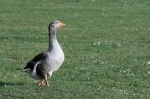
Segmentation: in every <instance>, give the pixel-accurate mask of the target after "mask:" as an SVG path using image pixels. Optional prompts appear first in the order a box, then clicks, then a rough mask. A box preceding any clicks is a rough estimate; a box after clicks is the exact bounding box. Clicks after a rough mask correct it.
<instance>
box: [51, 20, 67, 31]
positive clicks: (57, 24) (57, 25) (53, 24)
mask: <svg viewBox="0 0 150 99" xmlns="http://www.w3.org/2000/svg"><path fill="white" fill-rule="evenodd" d="M64 26H65V24H64V23H62V22H60V21H57V20H56V21H52V22H51V23H50V24H49V27H48V29H49V30H51V29H52V30H56V29H58V28H60V27H64Z"/></svg>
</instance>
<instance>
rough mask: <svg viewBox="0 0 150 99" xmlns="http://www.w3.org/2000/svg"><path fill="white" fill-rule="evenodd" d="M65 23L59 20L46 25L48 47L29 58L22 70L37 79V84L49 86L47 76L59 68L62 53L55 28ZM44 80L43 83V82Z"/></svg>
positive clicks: (62, 58)
mask: <svg viewBox="0 0 150 99" xmlns="http://www.w3.org/2000/svg"><path fill="white" fill-rule="evenodd" d="M64 26H65V24H64V23H61V22H59V21H52V22H51V23H50V24H49V26H48V31H49V48H48V50H47V51H44V52H41V53H40V54H38V55H36V56H35V57H34V58H33V59H31V60H30V61H29V62H28V63H27V65H26V66H25V67H24V69H23V71H24V72H27V73H28V74H29V75H30V76H31V77H32V78H33V79H36V80H39V85H45V83H46V86H49V83H48V77H51V76H52V73H53V72H54V71H56V70H58V69H59V68H60V66H61V65H62V63H63V61H64V53H63V51H62V49H61V47H60V45H59V43H58V41H57V37H56V30H57V29H58V28H59V27H64ZM44 80H45V83H44V82H43V81H44Z"/></svg>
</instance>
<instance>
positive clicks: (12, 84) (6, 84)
mask: <svg viewBox="0 0 150 99" xmlns="http://www.w3.org/2000/svg"><path fill="white" fill-rule="evenodd" d="M14 85H24V83H23V82H3V81H0V86H14Z"/></svg>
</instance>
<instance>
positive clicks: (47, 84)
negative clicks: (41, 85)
mask: <svg viewBox="0 0 150 99" xmlns="http://www.w3.org/2000/svg"><path fill="white" fill-rule="evenodd" d="M45 82H46V86H49V83H48V80H47V75H46V76H45Z"/></svg>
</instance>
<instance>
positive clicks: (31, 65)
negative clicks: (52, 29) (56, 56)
mask: <svg viewBox="0 0 150 99" xmlns="http://www.w3.org/2000/svg"><path fill="white" fill-rule="evenodd" d="M46 58H47V53H46V52H41V53H39V54H38V55H36V56H35V57H34V58H33V59H32V60H30V61H29V62H28V63H27V65H26V67H25V68H24V70H25V69H26V70H27V69H29V70H31V71H33V69H34V66H35V65H36V64H37V63H39V62H40V61H43V60H45V59H46Z"/></svg>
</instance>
